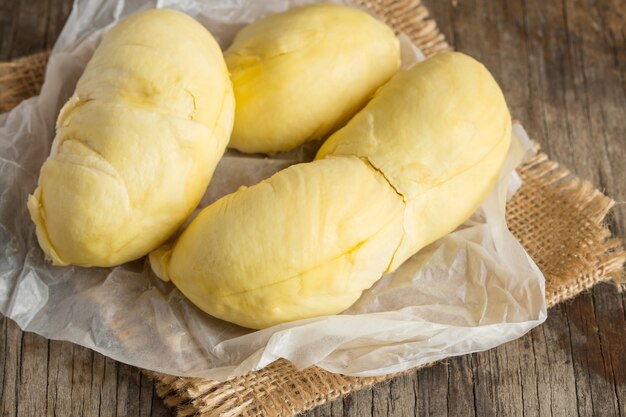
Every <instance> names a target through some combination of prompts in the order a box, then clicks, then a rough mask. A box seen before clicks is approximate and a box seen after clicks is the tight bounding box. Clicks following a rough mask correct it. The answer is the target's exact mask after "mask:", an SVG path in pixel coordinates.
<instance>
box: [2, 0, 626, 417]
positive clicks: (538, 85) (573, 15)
mask: <svg viewBox="0 0 626 417" xmlns="http://www.w3.org/2000/svg"><path fill="white" fill-rule="evenodd" d="M426 4H427V5H428V6H429V8H430V10H431V12H432V14H433V15H434V17H435V18H436V19H437V21H438V23H439V25H440V27H441V29H442V31H443V32H444V33H445V35H446V36H447V38H448V40H449V41H450V42H451V43H452V44H453V45H454V46H455V47H456V49H458V50H460V51H463V52H466V53H469V54H471V55H473V56H474V57H476V58H478V59H479V60H481V61H482V62H484V63H485V65H486V66H487V67H488V68H489V69H490V70H491V71H492V72H493V74H494V76H495V77H496V79H497V80H498V81H499V82H500V84H501V86H502V88H503V89H504V91H505V95H506V97H507V101H508V103H509V106H510V108H511V110H512V114H513V115H514V116H515V117H516V118H517V119H519V120H521V121H522V122H523V123H524V125H525V127H526V129H527V130H528V132H529V133H530V135H531V136H532V137H533V138H535V139H536V140H538V141H539V142H540V143H541V145H542V146H543V149H544V150H545V151H546V152H547V153H548V154H549V155H550V156H551V157H552V158H553V159H555V160H558V161H560V162H562V163H563V164H564V165H565V166H567V167H569V168H571V169H572V170H573V171H574V172H576V173H577V174H578V175H579V176H581V177H583V178H586V179H589V180H591V181H592V182H593V183H594V185H595V186H596V187H598V188H600V189H601V190H604V191H605V192H606V193H607V194H608V195H610V196H612V197H613V198H614V199H615V200H616V201H618V202H621V203H618V205H617V207H616V208H615V209H614V211H613V215H612V216H611V217H610V219H609V224H610V226H611V229H612V230H613V232H614V233H615V234H616V235H618V236H620V237H621V238H622V239H624V238H625V237H626V203H625V202H626V135H625V134H626V76H625V74H626V50H625V42H626V41H625V39H626V33H625V27H626V20H625V13H626V1H624V0H594V1H592V0H577V1H572V0H548V1H541V0H511V1H507V0H490V1H487V0H451V1H441V0H440V1H436V0H428V1H426ZM70 10H71V0H56V1H55V0H23V1H16V0H0V60H9V59H12V58H16V57H19V56H22V55H26V54H29V53H33V52H37V51H41V50H44V49H46V48H49V47H51V46H52V45H53V44H54V41H55V39H56V37H57V35H58V33H59V32H60V30H61V29H62V27H63V24H64V22H65V19H66V18H67V16H68V14H69V12H70ZM0 326H1V327H0V335H2V339H1V340H0V393H1V394H0V395H1V399H0V411H1V413H2V416H67V415H73V416H166V415H173V412H172V411H171V410H169V409H167V408H166V407H165V406H164V405H163V404H162V403H161V401H160V399H159V398H158V397H157V395H156V393H155V392H154V389H153V384H152V382H151V381H150V380H148V379H147V378H146V377H144V376H142V375H141V373H140V372H139V370H137V369H136V368H134V367H131V366H127V365H123V364H119V363H116V362H115V361H113V360H111V359H108V358H105V357H104V356H102V355H100V354H97V353H94V352H92V351H90V350H88V349H86V348H83V347H79V346H75V345H72V344H70V343H65V342H58V341H50V340H46V339H44V338H42V337H39V336H37V335H34V334H31V333H22V332H21V331H20V330H19V328H18V327H17V326H16V325H15V323H13V322H12V321H10V320H8V319H6V318H0ZM306 415H307V416H309V417H310V416H333V417H337V416H361V417H368V416H376V417H380V416H409V415H415V416H418V415H419V416H576V415H578V416H606V417H610V416H622V417H624V416H626V293H624V294H618V293H617V291H616V290H615V287H614V286H612V285H610V284H602V285H599V286H597V287H596V288H595V289H594V290H593V291H591V292H589V293H586V294H584V295H581V296H579V297H577V298H576V299H575V300H573V301H571V302H568V303H566V304H564V305H560V306H557V307H555V308H553V309H551V310H550V311H549V317H548V320H547V322H546V323H545V324H544V325H542V326H540V327H539V328H537V329H535V330H533V331H531V332H530V333H529V334H527V335H526V336H525V337H523V338H521V339H519V340H516V341H514V342H511V343H508V344H506V345H503V346H501V347H499V348H496V349H493V350H490V351H488V352H483V353H477V354H473V355H468V356H463V357H459V358H454V359H451V360H448V361H445V362H444V363H440V364H438V365H436V366H434V367H432V368H429V369H424V370H421V371H419V372H415V373H412V374H410V375H407V376H404V377H400V378H396V379H393V380H391V381H388V382H385V383H381V384H379V385H376V386H375V387H373V388H372V389H366V390H363V391H361V392H358V393H355V394H352V395H350V396H348V397H346V398H344V399H342V400H337V401H335V402H332V403H330V404H327V405H325V406H322V407H319V408H318V409H315V410H313V411H311V412H310V413H307V414H306Z"/></svg>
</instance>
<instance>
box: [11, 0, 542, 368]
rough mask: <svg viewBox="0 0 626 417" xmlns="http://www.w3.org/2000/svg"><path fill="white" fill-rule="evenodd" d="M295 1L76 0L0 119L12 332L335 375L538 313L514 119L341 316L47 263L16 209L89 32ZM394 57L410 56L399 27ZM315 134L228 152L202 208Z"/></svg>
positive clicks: (147, 354) (532, 319)
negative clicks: (455, 218)
mask: <svg viewBox="0 0 626 417" xmlns="http://www.w3.org/2000/svg"><path fill="white" fill-rule="evenodd" d="M306 2H308V1H306V0H298V1H286V0H273V1H272V0H263V1H259V0H222V1H211V2H208V1H201V0H163V1H158V2H154V1H153V2H150V1H142V0H105V1H101V0H77V2H76V4H75V5H74V8H73V10H72V13H71V15H70V18H69V20H68V22H67V24H66V26H65V28H64V29H63V32H62V33H61V35H60V37H59V39H58V41H57V44H56V45H55V47H54V50H53V53H52V56H51V57H50V62H49V64H48V69H47V72H46V78H45V83H44V85H43V88H42V90H41V95H40V96H39V97H34V98H31V99H28V100H26V101H25V102H23V103H21V104H20V105H19V106H18V107H17V108H15V109H14V110H12V111H11V112H10V113H7V114H4V115H2V116H0V311H1V312H2V313H3V314H4V315H6V316H8V317H10V318H11V319H13V320H15V321H16V322H17V323H18V325H19V326H20V327H21V328H22V329H24V330H26V331H31V332H35V333H38V334H40V335H42V336H45V337H48V338H51V339H60V340H67V341H70V342H74V343H77V344H80V345H83V346H87V347H89V348H91V349H93V350H96V351H98V352H100V353H102V354H104V355H107V356H110V357H112V358H114V359H116V360H119V361H121V362H125V363H128V364H132V365H135V366H138V367H141V368H146V369H150V370H154V371H160V372H164V373H168V374H173V375H185V376H198V377H208V378H212V379H226V378H228V377H232V376H235V375H239V374H242V373H245V372H248V371H250V370H255V369H259V368H262V367H263V366H265V365H267V364H269V363H271V362H272V361H274V360H276V359H278V358H286V359H288V360H290V361H291V362H293V363H294V364H295V365H296V366H297V367H299V368H305V367H307V366H310V365H314V364H315V365H318V366H320V367H322V368H324V369H327V370H330V371H333V372H340V373H343V374H348V375H359V376H371V375H380V374H384V373H390V372H398V371H402V370H405V369H408V368H410V367H414V366H416V365H420V364H424V363H427V362H432V361H436V360H440V359H443V358H446V357H450V356H455V355H462V354H466V353H470V352H475V351H480V350H485V349H489V348H492V347H494V346H496V345H499V344H501V343H504V342H506V341H509V340H512V339H515V338H517V337H520V336H521V335H523V334H524V333H526V332H527V331H529V330H530V329H531V328H533V327H535V326H537V325H538V324H540V323H541V322H542V321H543V320H545V317H546V305H545V299H544V279H543V276H542V274H541V272H540V271H539V270H538V268H537V267H536V266H535V264H534V263H533V262H532V260H531V259H530V258H529V257H528V255H527V254H526V252H525V251H524V249H523V248H522V247H521V245H520V244H519V243H518V242H517V241H516V239H515V238H514V237H513V236H512V235H511V233H510V232H509V231H508V230H507V228H506V224H505V220H504V205H505V200H506V198H507V194H508V195H510V194H511V193H512V192H514V191H515V190H516V188H517V187H519V185H520V180H519V177H517V175H516V174H515V173H514V172H513V170H514V168H515V167H516V166H517V165H518V164H519V163H520V161H521V160H522V159H523V158H524V157H527V156H528V155H529V154H530V153H531V151H530V143H529V141H528V138H527V137H526V134H525V133H524V131H523V129H522V128H521V126H519V125H517V126H515V129H514V135H513V136H514V138H513V139H514V141H513V145H512V147H511V150H510V151H509V155H508V160H507V163H506V167H505V169H504V170H503V172H502V174H501V177H500V181H499V183H498V185H497V187H496V188H495V189H494V190H493V192H492V193H491V195H490V196H489V197H488V198H487V200H486V201H485V202H484V204H483V205H482V207H481V209H480V210H479V211H478V212H477V213H476V214H475V215H474V216H473V217H472V219H470V220H468V221H467V222H466V223H465V224H464V225H463V226H461V227H460V228H459V229H458V230H457V231H455V232H454V233H452V234H450V235H449V236H446V237H445V238H443V239H441V240H439V241H437V242H435V243H433V244H432V245H430V246H429V247H427V248H425V249H424V250H422V251H420V252H419V253H418V254H417V255H415V256H413V257H412V258H411V259H409V260H408V261H407V262H406V263H405V264H403V265H402V266H401V267H400V269H398V270H397V271H396V272H395V273H394V274H389V275H387V276H385V277H383V278H382V279H381V280H380V281H379V282H378V283H376V284H375V285H374V286H373V287H372V288H371V289H369V290H367V291H365V292H364V294H363V296H362V297H361V298H360V299H359V300H358V302H357V303H356V304H355V305H353V306H352V307H350V308H349V309H348V310H347V311H346V312H345V313H343V314H341V315H337V316H329V317H319V318H314V319H308V320H302V321H298V322H292V323H287V324H282V325H279V326H275V327H272V328H268V329H264V330H260V331H251V330H248V329H243V328H241V327H238V326H236V325H233V324H229V323H226V322H223V321H220V320H218V319H215V318H212V317H210V316H208V315H206V314H204V313H203V312H201V311H200V310H198V309H197V308H195V307H194V306H193V305H192V304H190V303H189V302H188V301H187V300H186V299H185V298H184V297H183V296H182V295H181V293H180V292H179V291H178V290H176V289H175V288H174V287H173V286H172V285H171V284H169V283H163V282H161V281H159V280H158V279H157V278H156V277H155V276H154V275H152V273H151V272H150V270H149V267H148V264H147V262H146V260H145V259H141V260H138V261H135V262H132V263H129V264H126V265H122V266H119V267H116V268H89V269H88V268H81V267H53V266H51V265H50V264H49V263H47V262H46V261H45V260H44V257H43V254H42V252H41V250H40V249H39V246H38V244H37V241H36V238H35V231H34V226H33V224H32V223H31V221H30V218H29V215H28V211H27V209H26V199H27V196H28V194H29V193H30V192H32V191H33V190H34V188H35V185H36V181H37V177H38V174H39V169H40V167H41V165H42V163H43V161H44V160H45V158H46V157H47V155H48V153H49V149H50V145H51V143H52V139H53V137H54V122H55V119H56V116H57V114H58V111H59V109H60V107H61V106H62V104H63V103H64V102H65V101H66V100H67V99H68V98H69V97H70V95H71V93H72V92H73V90H74V86H75V83H76V81H77V79H78V77H79V76H80V74H81V72H82V70H83V68H84V66H85V64H86V62H87V61H88V60H89V58H90V56H91V54H92V52H93V50H94V48H95V47H96V46H97V44H98V42H99V39H100V37H101V36H102V34H103V33H104V32H105V31H106V30H107V29H108V28H110V27H111V26H112V25H113V24H114V23H115V22H116V21H118V20H119V19H121V18H122V17H124V16H126V15H128V14H130V13H133V12H135V11H138V10H142V9H147V8H150V7H155V6H156V7H170V8H174V9H178V10H182V11H184V12H186V13H188V14H190V15H191V16H193V17H194V18H196V19H197V20H198V21H199V22H200V23H202V24H203V25H205V26H206V27H207V28H208V29H209V30H210V31H211V32H212V33H213V35H214V36H215V37H216V39H217V40H218V42H219V43H220V44H221V45H222V47H226V46H228V44H229V43H230V41H231V40H232V37H233V36H234V34H235V33H236V32H237V30H238V29H239V28H241V27H242V26H243V25H244V24H246V23H248V22H251V21H253V20H255V19H257V18H258V17H260V16H263V15H266V14H269V13H273V12H278V11H282V10H285V9H287V8H289V7H293V6H294V5H297V4H301V3H306ZM164 30H167V28H164ZM400 38H401V40H402V43H403V59H404V65H405V66H408V65H410V64H411V63H412V62H413V61H414V60H415V59H418V58H419V57H420V55H421V54H420V52H419V51H418V50H417V49H416V48H415V47H414V46H412V45H410V43H409V41H408V40H407V38H406V37H404V36H402V35H401V36H400ZM314 148H315V145H305V146H304V147H302V148H300V149H297V150H295V151H292V152H289V153H286V154H283V155H279V156H278V157H275V158H272V159H267V158H262V157H254V156H242V155H241V154H238V153H235V152H229V153H227V155H226V156H225V157H224V159H223V160H222V161H221V162H220V165H219V167H218V169H217V171H216V173H215V175H214V179H213V181H212V183H211V185H210V187H209V189H208V191H207V194H206V196H205V198H204V199H203V202H202V205H206V204H208V203H210V202H212V201H214V200H216V199H217V198H218V197H219V196H222V195H224V194H226V193H229V192H232V191H234V190H235V189H236V188H237V187H238V186H239V185H242V184H245V185H251V184H254V183H256V182H258V181H259V180H261V179H262V178H265V177H268V176H270V175H271V174H273V173H274V172H276V171H278V170H280V169H283V168H285V167H286V166H288V165H291V164H293V163H296V162H299V161H302V160H306V159H307V158H312V156H313V154H314V151H315V149H314Z"/></svg>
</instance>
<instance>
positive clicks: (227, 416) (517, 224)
mask: <svg viewBox="0 0 626 417" xmlns="http://www.w3.org/2000/svg"><path fill="white" fill-rule="evenodd" d="M353 3H354V4H356V5H359V6H362V7H365V8H367V9H369V10H371V11H372V12H374V13H375V14H377V15H378V16H380V17H381V18H382V19H383V20H384V21H386V22H387V23H388V24H389V25H390V26H391V27H393V28H394V29H395V30H396V32H403V33H404V34H406V35H407V36H409V37H410V38H411V39H412V40H413V42H415V44H416V45H418V46H419V47H420V48H421V49H422V51H423V52H424V53H425V55H426V56H429V55H432V54H434V53H437V52H442V51H447V50H450V49H451V48H450V46H449V45H448V43H447V42H446V40H445V38H444V36H443V34H441V33H440V32H439V30H438V28H437V25H436V23H435V22H434V20H432V19H430V18H429V15H428V10H427V9H426V7H424V6H423V5H422V4H421V3H420V1H419V0H407V1H393V0H378V1H373V0H354V1H353ZM47 58H48V53H47V52H42V53H40V54H36V55H31V56H29V57H25V58H21V59H18V60H16V61H13V62H9V63H0V109H2V111H7V110H9V109H11V108H13V107H14V106H16V105H17V104H18V103H19V102H20V101H21V100H23V99H24V98H27V97H30V96H32V95H35V94H38V92H39V88H40V86H41V82H42V80H43V75H44V71H45V65H46V62H47ZM519 173H520V175H521V177H522V179H523V186H522V188H521V189H520V190H519V191H518V193H517V194H516V195H515V197H514V198H513V199H512V200H511V201H510V202H509V204H508V205H507V221H508V224H509V227H510V229H511V231H512V232H513V233H514V234H515V236H516V237H517V238H518V239H519V240H520V242H521V243H522V245H524V247H525V248H526V250H527V251H528V253H529V254H530V256H531V257H532V258H533V260H534V261H535V262H536V263H537V265H538V266H539V267H540V268H541V270H542V272H543V273H544V275H545V277H546V300H547V303H548V305H549V306H553V305H555V304H557V303H559V302H562V301H564V300H567V299H569V298H571V297H574V296H575V295H577V294H580V293H581V292H582V291H585V290H586V289H589V288H591V287H592V286H593V285H595V284H596V283H598V282H601V281H607V280H611V279H613V280H615V282H619V281H620V280H621V279H622V278H623V275H622V274H623V265H624V263H625V262H626V252H624V250H623V247H622V242H621V241H620V240H618V239H612V238H611V233H610V231H609V230H608V228H607V227H606V226H605V225H604V224H603V219H604V217H605V216H606V214H607V213H608V211H609V210H610V208H611V207H612V205H613V201H612V200H611V199H610V198H609V197H607V196H605V195H603V194H602V193H601V192H600V191H598V190H596V189H594V187H593V186H592V185H591V184H590V183H589V182H587V181H583V180H581V179H580V178H578V177H576V176H575V175H573V174H572V173H571V172H570V171H568V170H567V169H565V168H563V167H561V166H559V164H558V163H556V162H554V161H550V160H549V159H548V157H547V156H546V155H545V154H542V153H539V154H538V155H536V156H535V157H534V158H532V159H531V160H530V161H529V162H528V163H526V164H525V165H524V166H523V167H522V168H521V169H520V170H519ZM424 366H428V365H423V366H422V367H424ZM415 369H417V368H414V369H411V370H409V371H407V372H413V371H414V370H415ZM144 372H145V373H146V374H147V375H148V376H150V377H152V378H153V379H154V380H155V382H156V389H157V393H158V394H159V396H161V397H162V398H163V399H164V401H165V403H166V404H167V405H169V406H171V407H176V408H177V410H178V415H179V416H191V415H202V416H223V417H235V416H272V417H289V416H294V415H296V414H298V413H301V412H304V411H307V410H310V409H312V408H314V407H316V406H319V405H321V404H324V403H326V402H328V401H331V400H334V399H336V398H339V397H341V396H343V395H346V394H348V393H350V392H354V391H357V390H359V389H363V388H366V387H369V386H371V385H373V384H375V383H377V382H381V381H384V380H386V379H389V378H392V377H394V376H397V375H398V374H393V375H384V376H380V377H373V378H358V377H348V376H344V375H338V374H333V373H330V372H327V371H324V370H322V369H320V368H318V367H310V368H307V369H305V370H302V371H299V370H297V369H296V368H295V367H294V366H293V365H291V364H290V363H289V362H288V361H286V360H282V359H281V360H278V361H276V362H274V363H272V364H270V365H269V366H267V367H265V368H263V369H261V370H259V371H256V372H251V373H248V374H246V375H243V376H240V377H237V378H234V379H232V380H230V381H227V382H215V381H211V380H206V379H201V378H180V377H174V376H169V375H163V374H157V373H154V372H150V371H144Z"/></svg>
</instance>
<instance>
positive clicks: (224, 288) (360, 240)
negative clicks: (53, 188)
mask: <svg viewBox="0 0 626 417" xmlns="http://www.w3.org/2000/svg"><path fill="white" fill-rule="evenodd" d="M510 124H511V122H510V117H509V113H508V110H507V107H506V103H505V101H504V98H503V96H502V93H501V91H500V89H499V87H498V85H497V84H496V82H495V81H494V80H493V78H492V77H491V75H490V74H489V72H488V71H487V70H486V69H485V68H484V66H482V65H481V64H479V63H478V62H477V61H475V60H473V59H471V58H469V57H467V56H465V55H462V54H458V53H450V54H441V55H438V56H435V57H432V58H429V59H428V60H427V61H425V62H423V63H420V64H418V65H416V66H415V67H414V68H412V69H411V70H409V71H407V72H403V73H400V74H398V75H396V76H395V77H394V78H393V79H392V80H391V81H390V82H389V83H388V84H386V85H385V86H384V87H382V88H381V89H380V91H379V92H378V93H377V94H376V96H375V98H374V99H373V100H372V101H371V102H370V103H369V104H368V105H367V106H366V108H365V109H363V110H362V111H361V112H360V113H359V114H358V115H357V116H355V118H354V119H352V120H351V121H350V122H349V123H348V124H347V125H346V126H345V127H344V128H343V129H341V130H339V131H338V132H336V133H335V134H334V135H333V136H331V137H330V138H329V139H328V141H327V142H326V144H325V145H324V146H323V147H322V149H321V150H320V152H319V154H318V159H316V160H315V161H314V162H312V163H308V164H300V165H296V166H293V167H291V168H288V169H286V170H284V171H281V172H279V173H277V174H275V175H274V176H273V177H271V178H270V179H269V180H266V181H264V182H262V183H260V184H258V185H255V186H253V187H251V188H248V189H244V190H241V191H238V192H236V193H234V194H230V195H228V196H226V197H224V198H222V199H221V200H219V201H218V202H216V203H215V204H213V205H210V206H208V207H207V208H205V209H204V210H203V211H202V212H201V213H200V215H199V216H198V218H197V219H195V220H194V221H192V222H191V224H190V226H189V227H188V228H187V230H185V231H184V232H183V233H182V235H181V236H180V238H179V239H178V240H177V241H176V242H175V243H174V244H173V245H172V246H166V247H163V248H161V249H159V250H157V251H155V252H153V253H152V254H151V255H150V261H151V264H152V267H153V269H154V270H155V272H156V273H157V274H158V275H159V276H161V277H162V278H164V279H171V280H172V281H173V282H174V283H175V284H176V286H177V287H178V288H180V289H181V291H182V292H183V294H185V295H186V296H187V297H188V298H189V299H190V300H191V301H192V302H193V303H194V304H196V305H197V306H198V307H200V308H201V309H202V310H204V311H206V312H208V313H209V314H211V315H213V316H216V317H219V318H222V319H224V320H228V321H231V322H233V323H237V324H240V325H242V326H246V327H251V328H264V327H268V326H272V325H275V324H279V323H283V322H287V321H291V320H297V319H304V318H309V317H314V316H319V315H326V314H336V313H340V312H341V311H343V310H345V309H346V308H348V307H349V306H350V305H351V304H353V303H354V302H355V301H356V300H357V298H358V297H359V296H360V294H361V292H362V291H363V290H365V289H367V288H369V287H370V286H371V285H372V284H373V283H374V282H376V280H378V279H379V278H380V276H381V275H382V274H383V273H385V272H390V271H393V270H394V269H395V268H396V267H397V266H398V265H399V264H400V263H401V262H403V261H404V260H405V259H406V258H407V257H408V256H410V255H412V254H413V253H415V252H417V251H418V250H419V249H421V248H422V247H423V246H425V245H427V244H428V243H430V242H432V241H434V240H436V239H438V238H440V237H442V236H444V235H445V234H446V233H449V232H450V231H452V230H453V229H454V228H456V227H458V225H460V224H461V223H462V222H463V221H464V220H466V219H467V218H469V217H470V216H471V215H472V213H473V212H474V211H475V210H476V208H477V207H478V206H479V204H480V203H481V202H482V200H483V199H484V198H485V197H486V195H487V194H488V193H489V191H490V189H491V188H492V186H493V185H494V183H495V182H496V180H497V178H498V176H499V172H500V169H501V167H502V165H503V162H504V159H505V157H506V152H507V150H508V146H509V142H510Z"/></svg>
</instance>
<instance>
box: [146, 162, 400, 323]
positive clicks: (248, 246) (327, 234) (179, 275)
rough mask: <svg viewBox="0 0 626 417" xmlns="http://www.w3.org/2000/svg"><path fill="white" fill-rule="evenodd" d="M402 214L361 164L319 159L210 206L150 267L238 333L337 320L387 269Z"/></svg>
mask: <svg viewBox="0 0 626 417" xmlns="http://www.w3.org/2000/svg"><path fill="white" fill-rule="evenodd" d="M403 210H404V204H403V203H402V199H401V198H400V196H399V195H398V194H397V193H395V191H393V189H392V188H391V187H389V185H388V184H387V182H386V181H385V179H384V178H383V177H382V175H380V174H379V173H378V172H377V171H376V170H374V169H372V168H371V167H370V166H369V165H368V164H367V163H365V162H363V161H362V160H360V159H358V158H354V157H340V158H327V159H324V160H321V161H316V162H312V163H308V164H299V165H295V166H292V167H290V168H287V169H285V170H283V171H280V172H279V173H277V174H275V175H274V176H272V177H271V178H269V179H268V180H265V181H263V182H261V183H259V184H257V185H254V186H252V187H250V188H246V189H242V190H240V191H237V192H235V193H233V194H230V195H227V196H226V197H224V198H222V199H220V200H218V201H217V202H216V203H214V204H212V205H210V206H208V207H206V208H205V209H204V210H203V211H202V212H201V213H200V214H199V215H198V217H197V218H196V219H194V221H193V222H192V223H191V224H190V226H189V227H188V228H187V229H186V230H185V231H184V232H183V234H182V235H181V236H180V238H179V239H178V241H177V242H176V243H175V245H174V246H173V249H172V248H170V247H164V248H163V249H160V250H157V251H155V252H153V253H152V254H151V255H150V261H151V263H152V266H153V269H154V270H155V272H157V274H159V275H160V276H161V277H162V278H165V279H170V280H172V281H173V282H174V284H176V286H177V287H178V288H179V289H180V290H181V291H182V293H183V294H185V296H186V297H187V298H189V299H190V300H191V301H192V302H193V303H194V304H195V305H197V306H198V307H200V308H201V309H202V310H204V311H206V312H207V313H209V314H211V315H213V316H215V317H219V318H221V319H224V320H228V321H231V322H233V323H237V324H239V325H242V326H245V327H250V328H263V327H268V326H271V325H274V324H279V323H282V322H286V321H292V320H297V319H302V318H307V317H314V316H319V315H324V314H335V313H338V312H340V311H342V310H344V309H345V308H346V307H347V306H349V305H351V304H352V303H354V302H355V301H356V300H357V299H358V297H359V296H360V295H361V292H362V291H363V289H365V288H368V287H370V286H371V285H372V284H373V283H374V282H375V281H376V280H378V279H379V278H380V276H381V274H382V273H384V272H385V271H386V270H387V268H388V266H389V261H390V260H391V258H392V255H393V251H394V250H395V248H396V247H397V246H398V244H399V242H400V238H401V236H402V212H403Z"/></svg>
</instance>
